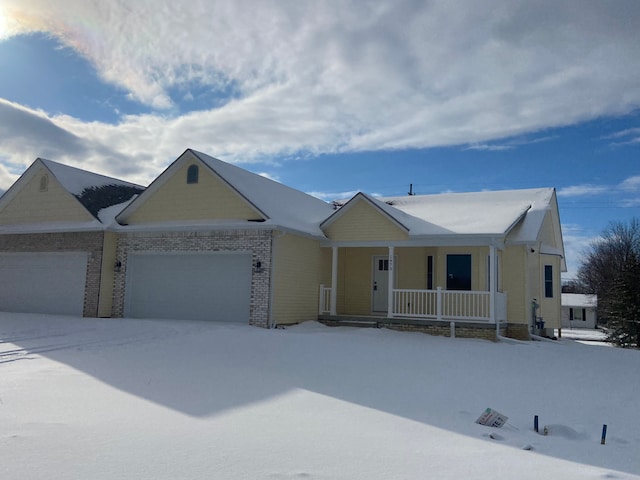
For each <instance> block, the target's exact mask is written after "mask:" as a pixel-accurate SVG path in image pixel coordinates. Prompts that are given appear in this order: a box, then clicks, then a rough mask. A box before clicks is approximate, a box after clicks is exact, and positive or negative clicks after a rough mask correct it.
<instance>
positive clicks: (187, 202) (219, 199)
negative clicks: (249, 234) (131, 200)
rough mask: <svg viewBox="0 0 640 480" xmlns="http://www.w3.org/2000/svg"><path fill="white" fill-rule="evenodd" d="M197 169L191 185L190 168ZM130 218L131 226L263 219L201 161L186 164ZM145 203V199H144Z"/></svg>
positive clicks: (128, 218)
mask: <svg viewBox="0 0 640 480" xmlns="http://www.w3.org/2000/svg"><path fill="white" fill-rule="evenodd" d="M191 166H195V167H197V181H196V182H188V181H187V174H188V170H189V167H191ZM148 193H149V194H150V195H149V196H148V197H147V198H146V199H145V200H144V203H142V204H141V205H140V206H139V207H138V208H137V209H136V210H134V211H133V212H132V213H131V215H129V216H128V217H126V218H125V219H124V221H126V223H127V224H129V225H134V224H140V223H152V222H170V221H185V220H195V221H199V220H223V219H242V220H256V219H262V218H263V217H262V215H261V214H260V213H259V212H258V211H256V209H255V208H253V207H252V206H251V205H250V204H249V203H248V202H247V201H246V200H245V199H244V198H243V197H242V196H241V195H240V194H238V193H237V192H236V191H234V190H233V189H232V188H231V187H230V186H229V185H227V184H226V183H225V182H224V181H222V180H220V179H219V178H218V177H217V176H216V175H215V174H214V173H213V172H212V171H211V170H210V169H209V168H208V167H207V166H206V165H204V164H203V163H202V162H200V161H198V160H195V159H194V160H193V161H187V162H184V163H183V164H182V165H181V166H180V167H179V168H178V169H177V170H176V171H175V172H173V174H171V177H170V178H168V179H167V180H166V181H165V182H164V183H163V184H161V185H160V186H159V187H158V189H157V190H155V191H153V192H148ZM141 200H142V199H141Z"/></svg>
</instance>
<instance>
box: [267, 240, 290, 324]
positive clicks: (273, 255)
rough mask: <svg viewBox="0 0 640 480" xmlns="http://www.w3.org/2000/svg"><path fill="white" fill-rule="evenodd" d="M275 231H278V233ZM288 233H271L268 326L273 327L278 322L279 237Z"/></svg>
mask: <svg viewBox="0 0 640 480" xmlns="http://www.w3.org/2000/svg"><path fill="white" fill-rule="evenodd" d="M275 232H278V233H277V234H276V233H275ZM285 235H286V233H285V232H283V231H281V230H274V231H273V234H272V235H271V263H270V265H269V319H268V322H267V328H269V329H272V328H276V322H275V320H274V318H273V299H274V296H275V292H274V290H275V289H274V288H273V278H274V270H275V265H276V262H275V258H276V250H277V245H278V242H277V241H276V240H278V239H279V238H282V237H284V236H285Z"/></svg>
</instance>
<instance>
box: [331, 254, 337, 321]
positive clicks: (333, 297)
mask: <svg viewBox="0 0 640 480" xmlns="http://www.w3.org/2000/svg"><path fill="white" fill-rule="evenodd" d="M337 298H338V247H331V301H330V303H331V304H330V305H329V315H337V313H336V312H337V309H336V303H337V301H336V299H337Z"/></svg>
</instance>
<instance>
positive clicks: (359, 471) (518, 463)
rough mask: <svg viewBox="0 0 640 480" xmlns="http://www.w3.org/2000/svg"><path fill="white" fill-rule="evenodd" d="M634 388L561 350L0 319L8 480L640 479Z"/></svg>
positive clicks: (604, 364) (594, 354)
mask: <svg viewBox="0 0 640 480" xmlns="http://www.w3.org/2000/svg"><path fill="white" fill-rule="evenodd" d="M638 372H640V352H639V351H626V350H619V349H614V348H606V347H599V346H591V345H584V344H580V343H578V342H576V341H574V340H570V339H565V340H562V341H561V342H557V343H550V342H535V343H531V344H526V345H522V344H518V345H513V344H505V343H498V344H495V343H491V342H487V341H480V340H462V339H456V340H450V339H446V338H439V337H431V336H428V335H423V334H419V333H399V332H392V331H388V330H376V329H349V328H327V327H323V326H321V325H318V324H315V323H312V324H307V325H301V326H297V327H293V328H288V329H286V330H263V329H259V328H254V327H249V326H235V325H224V324H211V323H204V322H186V321H182V322H180V321H142V320H121V319H111V320H94V319H79V318H69V317H47V316H42V315H39V316H36V315H20V314H8V313H0V425H1V429H0V454H1V456H0V458H1V461H0V478H28V479H47V480H49V479H154V480H155V479H201V478H202V479H205V478H206V479H211V478H215V479H257V478H266V479H295V478H298V479H300V478H308V479H314V478H318V479H349V480H353V479H394V480H395V479H419V478H420V479H421V478H438V479H447V478H452V479H453V478H455V479H462V478H465V479H466V478H474V479H496V478H504V479H515V478H517V479H539V478H547V479H556V478H557V479H585V478H640V476H636V475H638V474H640V414H639V413H638V404H639V403H638V402H639V401H640V374H639V373H638ZM487 407H491V408H494V409H496V410H498V411H500V412H502V413H504V414H505V415H507V416H509V420H508V424H507V425H506V426H504V427H503V428H501V429H492V428H489V427H484V426H481V425H478V424H476V423H474V422H475V420H476V418H477V417H478V416H479V415H480V414H481V413H482V412H483V411H484V410H485V408H487ZM534 415H538V416H539V418H540V428H541V429H542V428H543V426H545V425H546V426H547V428H548V430H549V435H547V436H542V435H539V434H536V433H534V432H533V430H532V429H533V417H534ZM603 424H607V425H608V434H607V443H606V445H600V434H601V429H602V425H603ZM490 434H494V435H493V437H495V438H491V437H489V435H490ZM525 448H526V449H525Z"/></svg>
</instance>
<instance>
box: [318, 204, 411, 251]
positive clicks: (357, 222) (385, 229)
mask: <svg viewBox="0 0 640 480" xmlns="http://www.w3.org/2000/svg"><path fill="white" fill-rule="evenodd" d="M343 208H344V207H343ZM323 230H324V233H325V235H326V236H327V237H328V238H329V239H331V240H336V241H375V240H406V239H407V238H408V234H407V232H406V231H404V230H403V229H402V228H400V227H399V226H397V225H396V224H395V223H394V222H393V221H392V220H391V219H389V218H388V217H387V216H386V215H385V214H384V213H383V212H381V211H380V210H378V209H377V208H375V207H374V206H373V205H371V204H369V203H368V202H366V201H364V200H359V201H357V203H355V204H354V205H351V206H350V207H349V208H348V210H346V211H345V212H344V214H342V215H341V216H340V217H339V218H337V219H336V220H335V221H334V222H332V223H331V224H330V225H329V226H327V227H326V228H324V229H323Z"/></svg>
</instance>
